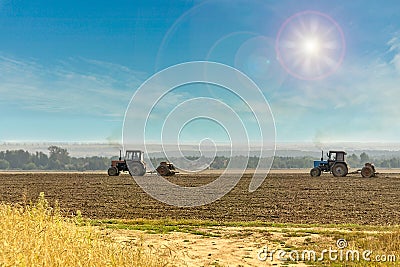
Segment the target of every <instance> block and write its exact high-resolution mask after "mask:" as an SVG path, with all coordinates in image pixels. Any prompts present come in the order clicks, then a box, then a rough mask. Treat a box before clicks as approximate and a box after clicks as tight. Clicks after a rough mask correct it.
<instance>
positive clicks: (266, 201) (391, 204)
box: [0, 173, 400, 225]
mask: <svg viewBox="0 0 400 267" xmlns="http://www.w3.org/2000/svg"><path fill="white" fill-rule="evenodd" d="M216 177H218V175H217V174H196V175H186V174H179V175H177V176H175V177H173V178H172V179H171V181H172V182H175V183H177V184H181V185H186V186H198V185H201V184H206V183H209V182H210V181H212V180H213V179H215V178H216ZM250 179H251V175H249V174H245V175H244V177H242V179H241V180H240V182H239V183H238V185H237V186H236V187H235V188H234V189H233V190H232V191H231V192H230V193H229V194H227V195H226V196H224V197H223V198H221V199H220V200H218V201H216V202H214V203H212V204H209V205H206V206H201V207H196V208H179V207H174V206H169V205H166V204H164V203H160V202H158V201H157V200H154V199H153V198H151V197H150V196H148V195H147V194H146V193H145V192H144V191H143V190H142V189H141V188H140V187H139V186H137V185H136V183H135V181H134V180H133V178H132V177H130V176H129V175H122V176H119V177H108V176H107V174H105V173H104V174H103V173H0V201H1V202H6V203H21V202H23V201H28V202H29V201H31V200H32V201H35V199H36V198H37V197H38V195H39V193H40V192H44V193H45V195H46V198H47V199H48V200H49V202H50V203H54V201H55V200H58V201H59V203H60V206H61V209H62V210H63V211H64V212H65V213H67V214H73V213H76V211H77V210H80V211H81V212H82V215H83V216H85V217H90V218H92V219H94V218H124V219H132V218H149V219H160V218H171V219H209V220H216V221H254V220H262V221H267V222H282V223H323V224H329V223H340V224H343V223H356V224H376V225H387V224H391V225H393V224H400V201H399V200H400V174H382V175H380V176H379V177H377V178H370V179H365V178H361V177H359V176H358V175H352V176H348V177H345V178H335V177H332V176H331V175H329V174H325V175H323V176H321V177H319V178H311V177H309V175H308V174H301V173H290V174H289V173H288V174H283V173H275V174H270V175H269V176H268V178H267V179H266V180H265V181H264V183H263V184H262V186H261V187H260V188H259V189H257V191H255V192H253V193H249V192H247V188H248V185H249V182H250ZM24 199H25V200H24Z"/></svg>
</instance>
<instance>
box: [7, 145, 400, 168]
mask: <svg viewBox="0 0 400 267" xmlns="http://www.w3.org/2000/svg"><path fill="white" fill-rule="evenodd" d="M48 151H49V152H48V154H46V153H43V152H35V153H30V152H28V151H25V150H22V149H20V150H7V151H0V170H70V171H74V170H75V171H87V170H107V169H108V167H109V166H110V162H111V160H113V159H116V158H117V157H113V158H109V157H98V156H92V157H79V158H78V157H71V156H70V155H69V153H68V151H67V150H66V149H64V148H61V147H58V146H50V147H48ZM187 159H189V160H192V161H194V160H198V159H201V158H199V157H193V156H192V157H187ZM245 159H246V158H245V157H244V156H234V157H231V158H229V157H225V156H216V157H215V158H214V160H213V161H212V162H211V164H210V166H209V168H210V169H225V168H226V167H227V166H228V164H229V163H230V166H233V167H235V166H237V165H238V162H243V160H245ZM180 160H182V159H179V158H174V159H171V161H172V162H173V163H176V164H177V163H179V161H180ZM203 160H204V162H210V160H209V159H206V158H204V159H203ZM314 160H315V158H314V157H311V156H303V157H281V156H276V157H274V160H273V164H272V168H273V169H296V168H311V167H312V166H313V161H314ZM150 161H151V162H152V164H153V166H155V167H156V166H158V164H159V163H160V162H161V161H166V160H165V159H163V158H155V157H153V158H150ZM346 161H347V163H348V164H349V165H350V167H352V168H359V167H361V166H363V165H364V163H366V162H373V163H374V164H375V166H376V167H377V168H400V158H399V157H393V158H389V159H384V158H382V159H371V158H370V157H369V156H368V154H366V153H361V154H360V155H359V156H357V155H356V154H351V155H348V156H347V160H346ZM258 162H259V158H258V157H257V156H251V157H249V158H248V163H247V168H250V169H254V168H256V167H257V164H258ZM177 165H179V164H177Z"/></svg>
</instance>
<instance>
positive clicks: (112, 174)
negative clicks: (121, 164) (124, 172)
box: [107, 167, 119, 176]
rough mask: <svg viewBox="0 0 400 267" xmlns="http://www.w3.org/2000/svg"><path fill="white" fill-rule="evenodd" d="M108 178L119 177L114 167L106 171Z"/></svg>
mask: <svg viewBox="0 0 400 267" xmlns="http://www.w3.org/2000/svg"><path fill="white" fill-rule="evenodd" d="M107 173H108V176H118V175H119V171H118V169H117V168H116V167H110V168H109V169H108V171H107Z"/></svg>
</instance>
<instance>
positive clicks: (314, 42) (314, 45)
mask: <svg viewBox="0 0 400 267" xmlns="http://www.w3.org/2000/svg"><path fill="white" fill-rule="evenodd" d="M302 48H303V52H304V53H305V54H307V55H308V56H316V55H318V53H319V52H320V48H321V45H320V42H319V41H318V39H316V38H308V39H306V40H305V41H304V43H303V45H302Z"/></svg>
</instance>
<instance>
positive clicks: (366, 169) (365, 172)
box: [361, 166, 374, 178]
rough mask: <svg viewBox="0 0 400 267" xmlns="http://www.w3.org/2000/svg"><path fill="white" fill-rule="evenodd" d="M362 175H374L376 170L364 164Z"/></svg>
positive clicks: (368, 176) (369, 176) (366, 176)
mask: <svg viewBox="0 0 400 267" xmlns="http://www.w3.org/2000/svg"><path fill="white" fill-rule="evenodd" d="M361 175H362V177H364V178H371V177H372V176H374V170H373V169H372V167H371V166H364V167H363V168H362V169H361Z"/></svg>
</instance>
